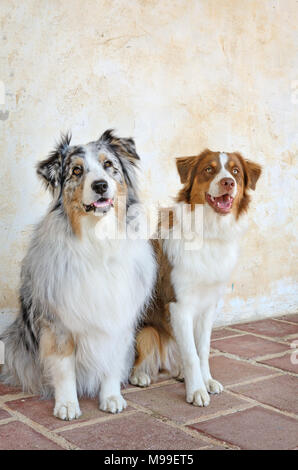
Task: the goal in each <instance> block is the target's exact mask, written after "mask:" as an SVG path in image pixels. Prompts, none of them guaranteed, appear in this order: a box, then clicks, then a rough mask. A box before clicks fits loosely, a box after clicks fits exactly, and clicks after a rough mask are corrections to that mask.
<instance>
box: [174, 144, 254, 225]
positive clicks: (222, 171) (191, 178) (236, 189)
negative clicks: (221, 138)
mask: <svg viewBox="0 0 298 470" xmlns="http://www.w3.org/2000/svg"><path fill="white" fill-rule="evenodd" d="M223 156H224V159H223V158H222V157H223ZM176 165H177V170H178V173H179V176H180V180H181V183H182V184H183V185H184V186H183V188H182V189H181V191H180V192H179V194H178V197H177V201H178V202H185V203H188V204H191V209H192V210H193V209H194V207H195V205H196V204H205V203H206V202H207V203H208V204H209V205H210V206H211V207H212V208H213V209H214V210H215V212H217V213H219V214H220V215H227V214H229V213H230V212H231V211H233V212H234V214H235V217H236V218H238V217H239V216H240V214H241V213H242V212H244V211H245V210H246V209H247V207H248V204H249V201H250V197H249V195H248V194H247V190H248V189H253V190H254V189H255V186H256V182H257V180H258V178H259V177H260V175H261V167H260V165H258V164H257V163H254V162H251V161H249V160H245V159H244V158H243V157H242V155H241V154H240V153H237V152H234V153H222V152H213V151H211V150H209V149H206V150H204V151H203V152H202V153H201V154H199V155H197V156H191V157H180V158H177V159H176ZM220 175H222V177H221V176H220ZM217 179H218V182H217V190H216V192H217V194H216V195H215V194H210V187H211V185H212V182H214V181H215V180H217Z"/></svg>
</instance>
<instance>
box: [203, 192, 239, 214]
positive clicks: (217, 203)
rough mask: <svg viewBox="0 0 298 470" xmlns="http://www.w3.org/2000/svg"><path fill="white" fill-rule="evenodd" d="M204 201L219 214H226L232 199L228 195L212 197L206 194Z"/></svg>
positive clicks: (229, 209) (230, 206)
mask: <svg viewBox="0 0 298 470" xmlns="http://www.w3.org/2000/svg"><path fill="white" fill-rule="evenodd" d="M206 201H207V202H208V204H209V205H210V206H211V207H212V208H213V209H214V210H215V211H216V212H218V213H219V214H228V213H229V212H230V211H231V209H232V206H233V202H234V198H233V197H232V196H230V195H229V194H222V195H221V196H218V197H213V196H211V195H210V194H208V193H207V194H206Z"/></svg>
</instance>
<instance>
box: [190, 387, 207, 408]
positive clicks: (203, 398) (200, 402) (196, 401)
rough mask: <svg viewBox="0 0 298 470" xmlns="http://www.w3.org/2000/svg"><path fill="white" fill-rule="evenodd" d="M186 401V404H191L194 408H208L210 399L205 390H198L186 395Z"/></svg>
mask: <svg viewBox="0 0 298 470" xmlns="http://www.w3.org/2000/svg"><path fill="white" fill-rule="evenodd" d="M186 401H187V402H188V403H192V404H193V405H194V406H208V405H209V403H210V397H209V395H208V392H207V390H206V389H204V388H200V389H199V390H196V391H195V392H192V393H188V394H187V396H186Z"/></svg>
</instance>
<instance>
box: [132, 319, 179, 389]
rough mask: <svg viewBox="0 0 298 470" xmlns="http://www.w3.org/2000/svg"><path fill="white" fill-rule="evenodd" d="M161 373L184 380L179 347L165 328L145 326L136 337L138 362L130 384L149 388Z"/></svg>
mask: <svg viewBox="0 0 298 470" xmlns="http://www.w3.org/2000/svg"><path fill="white" fill-rule="evenodd" d="M159 372H160V373H165V374H166V376H168V377H175V378H177V379H178V380H179V379H180V380H182V379H183V374H182V369H181V361H180V359H179V354H178V349H177V345H176V342H175V341H174V339H173V338H172V337H171V335H170V334H169V332H167V331H166V330H165V329H164V328H158V327H157V326H145V327H144V328H142V329H141V330H140V331H139V332H138V334H137V337H136V361H135V364H134V367H133V371H132V374H131V376H130V383H131V384H133V385H138V386H139V387H148V385H150V383H151V381H152V380H154V379H156V378H157V376H158V374H159Z"/></svg>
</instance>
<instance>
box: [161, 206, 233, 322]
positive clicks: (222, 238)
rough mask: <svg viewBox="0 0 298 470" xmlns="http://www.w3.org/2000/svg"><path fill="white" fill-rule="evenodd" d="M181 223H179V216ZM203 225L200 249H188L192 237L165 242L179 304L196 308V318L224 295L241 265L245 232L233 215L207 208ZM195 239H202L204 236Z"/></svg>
mask: <svg viewBox="0 0 298 470" xmlns="http://www.w3.org/2000/svg"><path fill="white" fill-rule="evenodd" d="M211 211H212V212H211ZM177 219H178V223H179V213H178V216H177ZM203 224H204V226H203V233H202V235H203V238H202V240H198V244H199V245H198V246H200V248H199V249H186V246H188V247H190V248H191V244H190V243H189V242H188V240H189V234H184V236H182V239H181V240H166V241H165V242H164V249H165V251H166V253H167V255H168V258H169V260H170V262H171V264H172V266H173V269H172V273H171V280H172V284H173V287H174V290H175V294H176V297H177V301H179V302H183V303H184V304H185V303H191V304H192V306H193V305H196V314H199V312H200V311H202V312H203V311H204V310H206V309H208V308H209V307H213V306H214V305H215V304H216V303H217V301H218V298H219V296H220V295H221V294H222V292H223V288H224V285H225V284H226V283H227V281H228V280H229V277H230V275H231V272H232V270H233V268H234V267H235V264H236V262H237V256H238V236H239V233H240V231H241V229H240V227H239V226H237V223H236V222H235V220H234V216H233V215H228V216H225V217H222V216H220V215H218V214H215V213H214V211H213V210H212V209H209V208H208V207H207V206H205V207H204V213H203ZM186 236H187V239H186ZM195 236H196V237H201V234H200V235H195Z"/></svg>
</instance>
